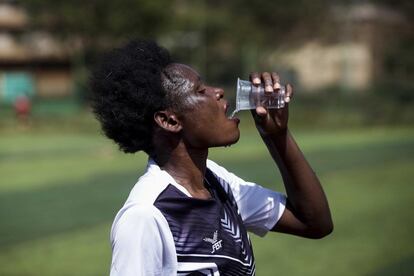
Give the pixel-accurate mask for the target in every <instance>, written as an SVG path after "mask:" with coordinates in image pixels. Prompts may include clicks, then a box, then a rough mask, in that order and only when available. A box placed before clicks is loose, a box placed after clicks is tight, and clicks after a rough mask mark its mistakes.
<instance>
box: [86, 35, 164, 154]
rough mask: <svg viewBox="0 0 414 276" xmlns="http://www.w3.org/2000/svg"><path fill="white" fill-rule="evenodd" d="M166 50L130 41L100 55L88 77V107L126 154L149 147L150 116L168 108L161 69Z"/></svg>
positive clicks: (146, 43)
mask: <svg viewBox="0 0 414 276" xmlns="http://www.w3.org/2000/svg"><path fill="white" fill-rule="evenodd" d="M171 63H172V60H171V57H170V54H169V53H168V51H167V50H166V49H164V48H162V47H160V46H158V45H157V44H156V43H155V42H153V41H148V40H133V41H131V42H129V43H127V44H126V45H125V46H123V47H121V48H117V49H115V50H112V51H111V52H109V53H108V54H106V55H105V56H104V58H103V59H102V62H101V63H100V65H99V66H98V67H97V68H96V69H95V71H94V72H93V73H92V76H91V79H90V88H91V106H92V109H93V112H94V113H95V116H96V118H97V119H98V120H99V121H100V123H101V125H102V130H103V132H104V133H105V135H106V136H107V137H108V138H110V139H112V140H114V141H115V142H116V143H117V144H118V145H119V148H120V149H121V150H122V151H124V152H126V153H135V152H138V151H141V150H143V151H145V152H146V153H150V152H151V150H152V147H153V146H152V132H153V128H154V121H153V115H154V113H155V112H156V111H158V110H163V109H165V108H167V107H168V105H169V103H168V97H167V92H166V91H165V89H164V88H163V86H162V75H164V74H163V70H164V69H165V68H166V67H167V66H168V65H169V64H171Z"/></svg>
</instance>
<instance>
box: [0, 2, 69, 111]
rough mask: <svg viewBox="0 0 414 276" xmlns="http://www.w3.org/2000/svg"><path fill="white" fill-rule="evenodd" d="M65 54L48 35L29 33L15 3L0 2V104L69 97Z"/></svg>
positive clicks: (21, 12) (19, 7)
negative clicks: (25, 98)
mask: <svg viewBox="0 0 414 276" xmlns="http://www.w3.org/2000/svg"><path fill="white" fill-rule="evenodd" d="M69 52H70V51H69V50H68V49H65V47H64V45H63V44H62V43H60V42H59V41H58V40H57V39H55V38H54V37H53V36H52V35H51V34H49V33H48V32H45V31H42V30H33V29H32V28H31V27H30V18H29V17H28V15H27V13H26V11H25V10H24V9H23V8H22V7H21V6H20V5H18V3H17V2H16V1H10V0H9V1H5V0H2V1H1V0H0V103H6V104H13V103H14V102H15V101H16V100H17V99H18V98H21V97H27V98H33V97H36V98H51V97H54V98H56V97H67V96H70V95H71V94H72V93H73V89H72V86H73V85H72V73H71V64H70V54H69Z"/></svg>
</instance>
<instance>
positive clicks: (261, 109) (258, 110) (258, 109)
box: [256, 106, 267, 117]
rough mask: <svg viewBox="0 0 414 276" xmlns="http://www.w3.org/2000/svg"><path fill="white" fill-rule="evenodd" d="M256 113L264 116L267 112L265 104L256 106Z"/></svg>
mask: <svg viewBox="0 0 414 276" xmlns="http://www.w3.org/2000/svg"><path fill="white" fill-rule="evenodd" d="M256 114H257V115H259V116H260V117H264V116H266V114H267V110H266V108H264V107H263V106H258V107H256Z"/></svg>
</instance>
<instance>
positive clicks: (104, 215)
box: [0, 124, 414, 276]
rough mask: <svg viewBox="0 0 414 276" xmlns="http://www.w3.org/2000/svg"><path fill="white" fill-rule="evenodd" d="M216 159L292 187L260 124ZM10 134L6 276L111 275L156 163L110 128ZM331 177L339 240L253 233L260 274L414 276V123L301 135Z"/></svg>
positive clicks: (3, 236)
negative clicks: (124, 149)
mask: <svg viewBox="0 0 414 276" xmlns="http://www.w3.org/2000/svg"><path fill="white" fill-rule="evenodd" d="M241 129H242V137H241V140H240V142H239V143H238V144H236V145H234V146H232V147H230V148H226V149H222V148H221V149H213V150H211V152H210V158H212V159H214V160H215V161H217V162H218V163H220V164H222V165H224V166H226V167H227V168H228V169H229V170H231V171H233V172H235V173H237V174H239V175H240V176H242V177H244V178H245V179H247V180H253V181H256V182H258V183H261V184H263V185H265V186H267V187H271V188H273V189H277V190H283V185H282V183H281V182H280V177H279V174H278V173H277V171H276V170H275V166H274V165H273V163H272V161H271V159H270V157H269V156H268V154H267V152H266V150H265V147H264V146H263V145H262V143H261V141H260V139H259V137H258V135H257V134H256V133H255V131H254V130H252V128H251V127H248V126H247V125H245V124H243V125H242V126H241ZM93 133H94V132H93V131H92V132H89V133H83V134H82V133H78V132H76V131H74V132H71V131H68V130H65V131H58V130H54V131H52V130H45V131H23V132H22V131H20V132H19V131H9V132H7V133H3V134H1V135H0V175H1V176H0V180H1V181H0V275H42V276H48V275H54V276H55V275H107V274H108V273H109V265H110V254H111V253H110V251H111V249H110V245H109V230H110V226H111V223H112V219H113V217H114V215H115V213H116V212H117V210H118V209H119V208H120V207H121V205H122V204H123V202H124V200H125V199H126V197H127V195H128V192H129V190H130V189H131V187H132V186H133V185H134V183H135V181H136V180H137V178H138V176H139V175H140V174H141V173H142V171H143V168H144V165H145V163H146V157H145V156H144V155H143V154H138V155H135V156H133V155H124V154H121V153H119V152H118V151H117V149H116V147H115V146H114V145H113V144H112V143H111V142H110V141H108V140H106V139H105V138H103V137H101V136H100V135H99V134H98V133H96V134H93ZM293 133H294V134H295V136H296V138H297V141H298V143H299V144H300V145H301V147H302V149H303V151H304V152H305V154H306V156H307V157H308V159H309V161H310V162H311V164H312V165H313V167H314V169H315V171H316V172H317V173H318V175H319V176H320V178H321V180H322V183H323V185H324V187H325V190H326V193H327V196H328V199H329V202H330V205H331V211H332V215H333V219H334V223H335V230H334V232H333V234H331V235H330V236H329V237H327V238H325V239H322V240H306V239H303V238H297V237H292V236H288V235H282V234H277V233H270V234H268V235H267V236H266V237H265V238H258V237H254V236H252V240H253V245H254V250H255V255H256V260H257V275H414V246H413V245H414V238H413V233H414V221H413V210H414V208H413V207H414V185H413V184H414V183H413V179H414V128H411V129H410V128H372V129H354V130H335V131H333V130H331V131H329V130H323V131H317V130H313V131H302V132H301V131H300V129H293Z"/></svg>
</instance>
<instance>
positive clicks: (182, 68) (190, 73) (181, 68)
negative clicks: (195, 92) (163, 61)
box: [166, 63, 201, 83]
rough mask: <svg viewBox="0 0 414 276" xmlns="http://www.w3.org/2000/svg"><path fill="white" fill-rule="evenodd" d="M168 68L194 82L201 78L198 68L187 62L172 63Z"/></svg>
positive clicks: (176, 74)
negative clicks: (186, 63) (195, 68)
mask: <svg viewBox="0 0 414 276" xmlns="http://www.w3.org/2000/svg"><path fill="white" fill-rule="evenodd" d="M166 70H167V71H169V72H171V73H173V75H175V76H180V77H181V78H184V79H188V80H189V81H191V82H194V83H195V82H198V81H200V79H201V78H200V75H199V74H198V72H197V71H196V70H194V69H193V68H191V67H190V66H188V65H185V64H181V63H172V64H170V65H168V66H167V68H166Z"/></svg>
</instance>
